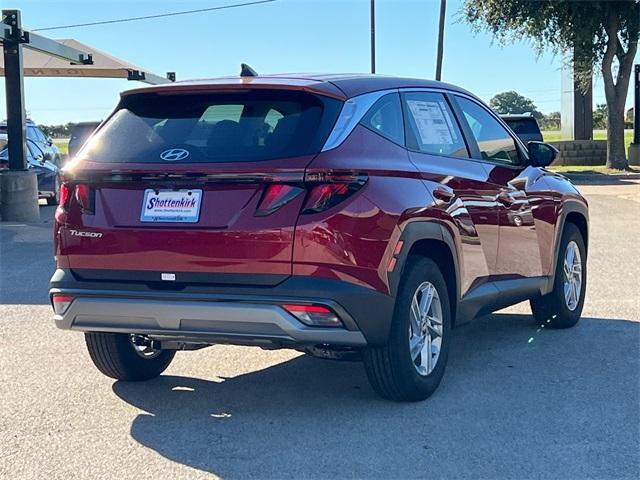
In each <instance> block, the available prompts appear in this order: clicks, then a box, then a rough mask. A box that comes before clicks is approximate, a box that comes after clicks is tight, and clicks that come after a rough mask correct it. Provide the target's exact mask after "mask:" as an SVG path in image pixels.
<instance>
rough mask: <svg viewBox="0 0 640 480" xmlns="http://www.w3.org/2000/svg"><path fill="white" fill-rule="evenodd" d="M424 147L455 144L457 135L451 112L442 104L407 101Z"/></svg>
mask: <svg viewBox="0 0 640 480" xmlns="http://www.w3.org/2000/svg"><path fill="white" fill-rule="evenodd" d="M407 104H408V105H409V110H410V111H411V114H412V115H413V118H414V120H415V122H416V127H417V128H418V135H420V142H421V143H422V144H423V145H436V144H439V145H451V144H453V143H455V140H456V138H455V133H452V132H453V129H452V128H451V125H452V123H451V118H450V117H449V112H448V111H447V110H446V109H445V108H444V105H441V102H425V101H422V100H407Z"/></svg>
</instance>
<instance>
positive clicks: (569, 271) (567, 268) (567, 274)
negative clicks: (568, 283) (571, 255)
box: [564, 260, 573, 280]
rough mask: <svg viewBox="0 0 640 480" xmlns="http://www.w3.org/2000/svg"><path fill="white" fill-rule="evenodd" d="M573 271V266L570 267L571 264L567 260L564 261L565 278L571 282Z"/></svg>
mask: <svg viewBox="0 0 640 480" xmlns="http://www.w3.org/2000/svg"><path fill="white" fill-rule="evenodd" d="M572 273H573V272H572V269H571V265H569V262H567V260H565V261H564V276H565V278H566V279H567V280H569V279H570V278H571V274H572Z"/></svg>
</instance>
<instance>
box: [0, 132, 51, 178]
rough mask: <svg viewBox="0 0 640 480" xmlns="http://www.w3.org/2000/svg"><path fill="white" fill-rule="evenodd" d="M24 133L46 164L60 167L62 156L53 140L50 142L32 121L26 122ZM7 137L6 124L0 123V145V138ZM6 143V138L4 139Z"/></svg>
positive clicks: (0, 139)
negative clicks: (37, 149) (39, 151)
mask: <svg viewBox="0 0 640 480" xmlns="http://www.w3.org/2000/svg"><path fill="white" fill-rule="evenodd" d="M25 127H26V131H27V139H28V140H31V141H32V142H33V143H35V144H36V145H37V146H38V148H39V149H40V150H41V151H42V155H43V156H44V159H45V160H46V161H47V162H51V163H53V164H54V165H55V166H56V167H60V165H61V162H62V156H61V155H60V150H58V147H56V145H55V143H53V140H51V139H50V138H49V137H48V136H47V135H46V134H45V133H44V132H43V131H42V129H41V128H40V127H38V126H37V125H36V124H35V123H33V121H31V120H27V121H26V125H25ZM6 135H7V122H2V123H0V143H3V142H2V137H6ZM5 140H6V141H8V139H7V138H5Z"/></svg>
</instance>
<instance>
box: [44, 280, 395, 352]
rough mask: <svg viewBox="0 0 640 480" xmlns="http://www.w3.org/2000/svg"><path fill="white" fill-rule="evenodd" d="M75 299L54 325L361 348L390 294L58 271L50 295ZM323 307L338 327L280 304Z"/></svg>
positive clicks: (379, 332) (377, 340)
mask: <svg viewBox="0 0 640 480" xmlns="http://www.w3.org/2000/svg"><path fill="white" fill-rule="evenodd" d="M54 293H64V294H70V295H73V296H74V297H75V300H74V301H73V303H72V304H71V305H70V306H69V308H68V309H67V310H66V312H65V313H64V314H63V315H56V316H54V319H55V323H56V326H58V327H59V328H62V329H68V330H79V331H95V332H122V333H140V334H146V335H149V336H151V337H157V338H171V339H181V340H184V341H191V342H203V343H230V344H239V345H273V346H283V347H287V346H294V347H295V346H312V345H336V346H349V347H363V346H365V345H368V344H382V343H385V342H386V339H387V336H388V332H389V325H390V321H391V317H392V313H393V299H392V298H391V297H389V296H388V295H384V294H381V293H379V292H376V291H374V290H371V289H367V288H364V287H360V286H357V285H353V284H350V283H347V282H342V281H337V280H327V279H315V278H312V277H289V278H288V279H286V280H284V281H283V282H281V283H280V284H278V285H276V286H274V287H245V286H233V285H222V286H215V285H186V286H184V285H183V286H175V289H167V288H166V285H151V284H148V283H142V282H130V283H125V282H118V283H113V282H108V283H107V282H101V281H82V280H79V279H78V278H76V277H75V276H74V275H73V273H72V272H71V271H69V270H62V269H59V270H57V271H56V273H55V274H54V276H53V278H52V279H51V290H50V294H51V295H53V294H54ZM295 302H308V303H319V304H323V305H326V306H329V307H330V308H331V309H332V310H334V311H335V312H336V313H337V314H338V316H339V317H340V319H341V320H342V322H343V324H344V328H327V327H310V326H307V325H305V324H303V323H302V322H300V321H299V320H298V319H297V318H295V317H294V316H293V315H291V314H290V313H288V312H287V311H286V310H284V309H283V308H282V307H281V306H280V305H282V304H285V303H295Z"/></svg>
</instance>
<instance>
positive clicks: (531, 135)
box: [502, 114, 542, 145]
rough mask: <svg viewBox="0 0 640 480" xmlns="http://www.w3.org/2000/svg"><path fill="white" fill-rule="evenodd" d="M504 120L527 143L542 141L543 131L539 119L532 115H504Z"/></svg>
mask: <svg viewBox="0 0 640 480" xmlns="http://www.w3.org/2000/svg"><path fill="white" fill-rule="evenodd" d="M502 120H504V122H505V123H506V124H507V125H508V126H509V128H510V129H511V130H512V131H513V133H515V134H516V135H517V136H518V137H519V138H520V140H522V141H523V142H524V143H525V145H526V144H527V143H528V142H542V133H541V132H540V127H539V126H538V121H537V120H536V119H535V118H534V117H533V116H532V115H529V114H524V115H514V114H510V115H502Z"/></svg>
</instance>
